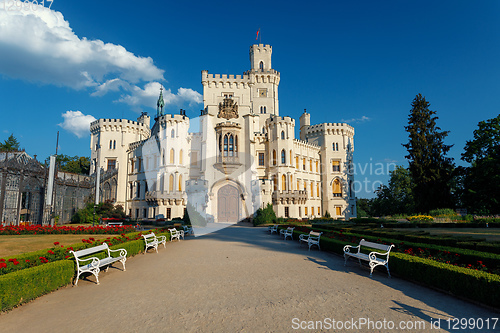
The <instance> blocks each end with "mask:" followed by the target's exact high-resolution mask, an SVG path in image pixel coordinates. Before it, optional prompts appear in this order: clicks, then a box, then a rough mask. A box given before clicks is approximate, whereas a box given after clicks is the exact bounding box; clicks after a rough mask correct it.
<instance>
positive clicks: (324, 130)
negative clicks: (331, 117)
mask: <svg viewBox="0 0 500 333" xmlns="http://www.w3.org/2000/svg"><path fill="white" fill-rule="evenodd" d="M303 130H304V131H305V133H306V136H307V135H347V136H349V137H354V127H352V126H351V125H348V124H346V123H322V124H317V125H311V126H308V127H305V128H304V129H303Z"/></svg>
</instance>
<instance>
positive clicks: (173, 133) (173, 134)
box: [170, 129, 175, 138]
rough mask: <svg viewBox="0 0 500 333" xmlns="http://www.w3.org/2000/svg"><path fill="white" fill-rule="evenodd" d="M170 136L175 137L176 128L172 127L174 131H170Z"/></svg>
mask: <svg viewBox="0 0 500 333" xmlns="http://www.w3.org/2000/svg"><path fill="white" fill-rule="evenodd" d="M170 137H171V138H175V130H173V129H172V132H170Z"/></svg>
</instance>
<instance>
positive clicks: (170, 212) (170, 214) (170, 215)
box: [167, 208, 172, 220]
mask: <svg viewBox="0 0 500 333" xmlns="http://www.w3.org/2000/svg"><path fill="white" fill-rule="evenodd" d="M171 218H172V208H167V220H170V219H171Z"/></svg>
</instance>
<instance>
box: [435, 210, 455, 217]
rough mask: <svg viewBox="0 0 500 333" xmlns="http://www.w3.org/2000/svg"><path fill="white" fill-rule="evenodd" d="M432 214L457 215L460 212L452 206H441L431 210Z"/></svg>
mask: <svg viewBox="0 0 500 333" xmlns="http://www.w3.org/2000/svg"><path fill="white" fill-rule="evenodd" d="M429 215H430V216H450V217H451V216H453V217H456V216H458V214H457V213H456V212H455V211H454V210H453V209H451V208H440V209H433V210H431V211H430V212H429Z"/></svg>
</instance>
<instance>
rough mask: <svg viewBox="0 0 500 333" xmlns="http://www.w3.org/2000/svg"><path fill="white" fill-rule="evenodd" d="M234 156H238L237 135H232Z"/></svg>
mask: <svg viewBox="0 0 500 333" xmlns="http://www.w3.org/2000/svg"><path fill="white" fill-rule="evenodd" d="M234 156H238V136H237V135H235V136H234Z"/></svg>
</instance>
